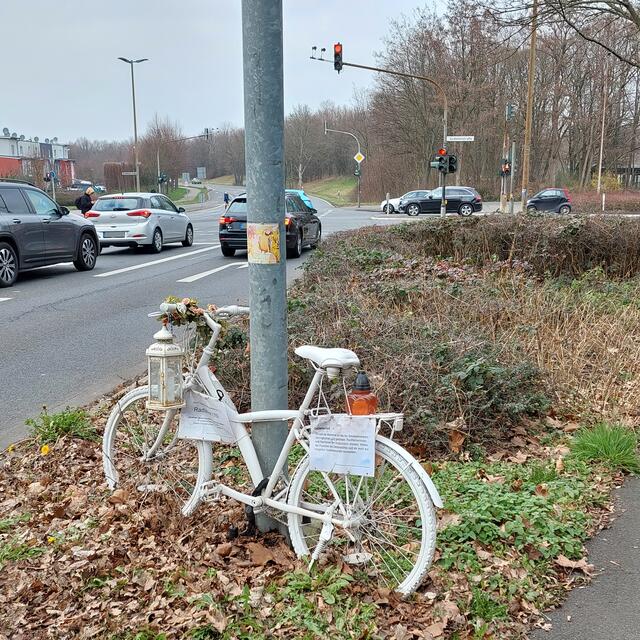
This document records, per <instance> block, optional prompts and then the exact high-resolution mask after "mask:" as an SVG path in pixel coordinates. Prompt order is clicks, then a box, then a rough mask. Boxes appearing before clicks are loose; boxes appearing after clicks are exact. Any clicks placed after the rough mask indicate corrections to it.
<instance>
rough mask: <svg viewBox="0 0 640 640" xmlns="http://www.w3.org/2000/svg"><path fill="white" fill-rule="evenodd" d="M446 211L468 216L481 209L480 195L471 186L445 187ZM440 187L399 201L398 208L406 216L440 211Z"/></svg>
mask: <svg viewBox="0 0 640 640" xmlns="http://www.w3.org/2000/svg"><path fill="white" fill-rule="evenodd" d="M445 197H446V199H447V213H457V214H458V215H461V216H470V215H471V214H472V213H474V212H478V211H482V197H481V196H480V194H479V193H478V192H477V191H476V190H475V189H473V188H472V187H457V186H456V187H446V188H445ZM441 199H442V188H441V187H438V188H437V189H434V190H433V191H429V192H428V193H427V195H426V196H417V197H413V198H407V199H406V200H404V199H403V200H401V201H400V206H399V209H400V211H401V212H403V213H406V214H407V215H408V216H417V215H419V214H421V213H440V202H441Z"/></svg>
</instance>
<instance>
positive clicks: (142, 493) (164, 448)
mask: <svg viewBox="0 0 640 640" xmlns="http://www.w3.org/2000/svg"><path fill="white" fill-rule="evenodd" d="M147 394H148V387H146V386H144V387H139V388H137V389H134V390H133V391H130V392H129V393H127V394H126V395H125V396H124V397H122V398H121V399H120V400H119V401H118V403H117V404H116V406H115V407H114V408H113V410H112V412H111V415H110V416H109V419H108V420H107V425H106V427H105V431H104V436H103V441H102V464H103V468H104V474H105V477H106V480H107V484H108V485H109V487H110V488H111V489H124V490H126V491H127V494H128V495H135V496H138V499H139V501H140V503H141V504H146V503H148V502H149V501H154V502H161V503H163V504H164V505H165V506H170V507H176V506H177V507H178V508H179V509H181V511H182V513H183V515H185V516H187V515H190V514H191V513H192V512H193V511H194V510H195V508H196V507H197V506H198V503H199V495H200V493H199V489H200V487H201V485H202V484H203V483H204V482H206V481H207V480H210V479H211V466H212V453H211V443H209V442H204V441H192V440H179V439H178V438H177V430H178V421H179V411H177V410H170V411H155V410H154V411H150V410H149V409H147ZM163 425H165V426H166V432H165V433H164V436H163V437H162V438H161V441H160V442H158V440H159V435H160V433H161V429H162V427H163ZM154 446H155V447H156V448H155V451H153V452H152V453H150V452H151V451H152V449H153V447H154Z"/></svg>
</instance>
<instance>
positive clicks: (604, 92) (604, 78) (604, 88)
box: [598, 64, 608, 210]
mask: <svg viewBox="0 0 640 640" xmlns="http://www.w3.org/2000/svg"><path fill="white" fill-rule="evenodd" d="M607 74H608V69H607V66H606V64H605V71H604V73H603V74H602V127H601V129H600V156H599V158H598V193H600V191H601V189H602V157H603V154H604V125H605V117H606V113H607ZM603 210H604V209H603Z"/></svg>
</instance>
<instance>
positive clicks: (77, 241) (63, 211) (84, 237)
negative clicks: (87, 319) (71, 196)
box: [0, 180, 100, 287]
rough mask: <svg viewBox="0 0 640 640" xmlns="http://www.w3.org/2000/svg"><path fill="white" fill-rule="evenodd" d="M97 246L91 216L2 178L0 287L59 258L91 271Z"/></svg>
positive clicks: (38, 191) (18, 183)
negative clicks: (75, 213)
mask: <svg viewBox="0 0 640 640" xmlns="http://www.w3.org/2000/svg"><path fill="white" fill-rule="evenodd" d="M99 247H100V243H99V240H98V235H97V233H96V230H95V228H94V227H93V225H92V224H91V223H90V222H89V221H88V220H85V219H84V218H82V217H80V216H75V215H69V209H67V207H61V206H59V205H58V204H57V203H55V202H54V201H53V200H52V199H51V198H50V197H49V196H48V195H47V194H46V193H45V192H44V191H42V190H41V189H38V188H36V187H34V186H32V185H30V184H27V183H23V182H12V181H5V180H0V287H9V286H11V285H12V284H13V283H14V282H15V281H16V278H17V277H18V273H19V272H21V271H25V270H27V269H34V268H36V267H43V266H45V265H50V264H56V263H58V262H66V261H73V264H74V266H75V267H76V269H78V271H90V270H91V269H93V268H94V267H95V265H96V260H97V257H98V253H99V251H100V249H99Z"/></svg>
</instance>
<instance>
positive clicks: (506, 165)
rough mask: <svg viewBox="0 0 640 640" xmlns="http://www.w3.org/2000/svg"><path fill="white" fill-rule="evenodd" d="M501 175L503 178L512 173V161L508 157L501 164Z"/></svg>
mask: <svg viewBox="0 0 640 640" xmlns="http://www.w3.org/2000/svg"><path fill="white" fill-rule="evenodd" d="M500 175H501V176H502V177H503V178H506V177H507V176H510V175H511V163H510V162H509V160H507V159H506V158H505V159H504V160H503V161H502V165H501V166H500Z"/></svg>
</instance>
